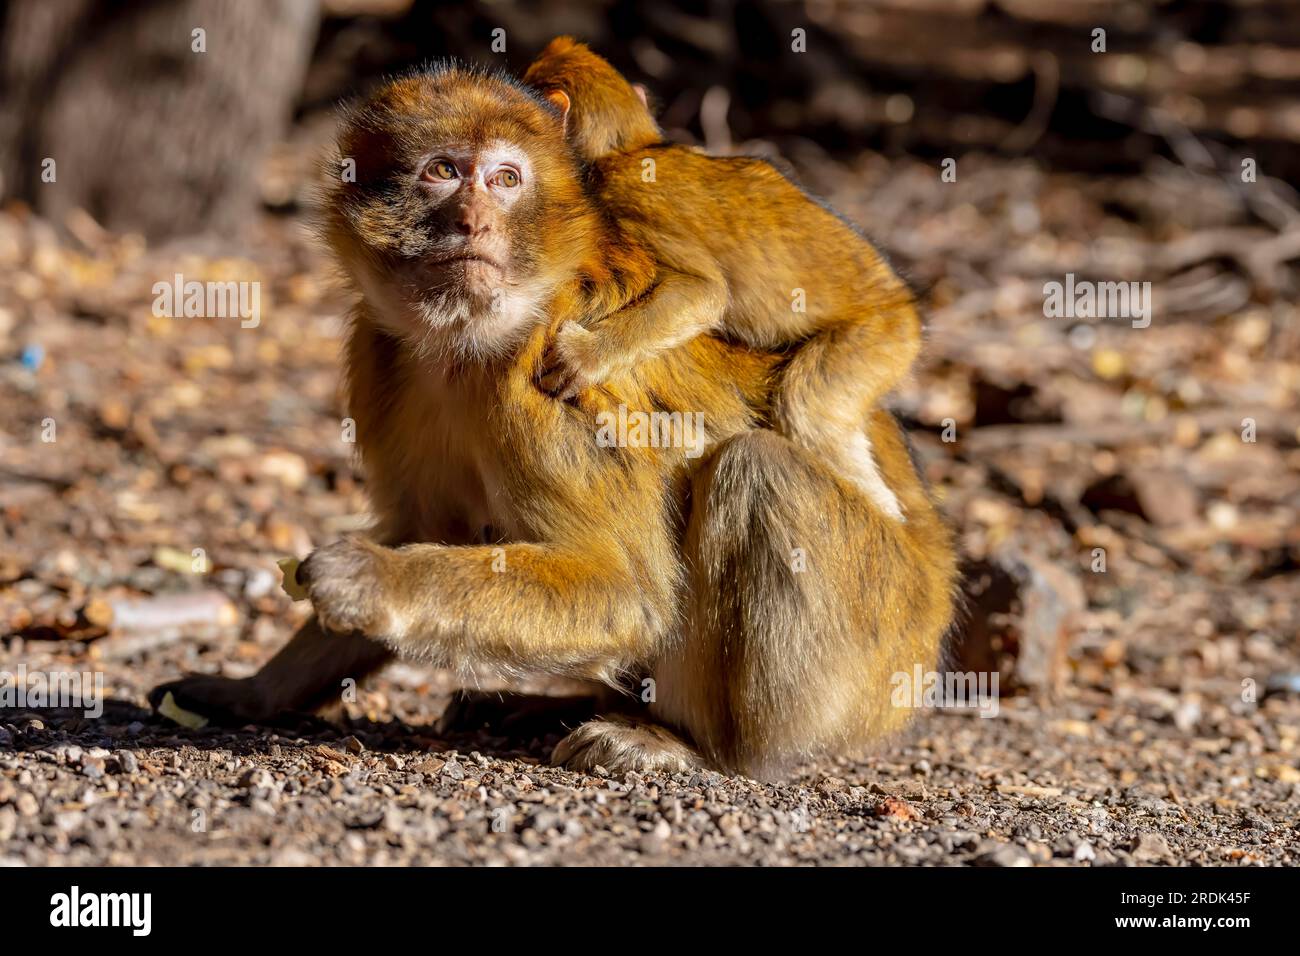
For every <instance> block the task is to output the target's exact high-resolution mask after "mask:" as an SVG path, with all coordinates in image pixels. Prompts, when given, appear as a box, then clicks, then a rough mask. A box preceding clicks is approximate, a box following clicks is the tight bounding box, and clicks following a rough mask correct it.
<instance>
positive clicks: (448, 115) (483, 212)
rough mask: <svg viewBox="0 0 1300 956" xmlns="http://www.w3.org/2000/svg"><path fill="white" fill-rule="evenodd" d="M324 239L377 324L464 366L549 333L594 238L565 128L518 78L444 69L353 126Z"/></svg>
mask: <svg viewBox="0 0 1300 956" xmlns="http://www.w3.org/2000/svg"><path fill="white" fill-rule="evenodd" d="M336 160H337V162H338V165H337V166H335V167H333V168H332V169H331V170H330V184H329V186H328V187H327V192H326V196H325V204H324V232H325V236H326V239H327V241H328V242H329V244H330V245H331V247H332V248H333V250H334V252H335V254H336V255H337V256H338V258H339V261H340V262H341V264H342V265H343V266H344V268H345V270H346V271H347V273H348V274H349V275H350V277H351V279H352V280H353V281H354V282H355V284H356V286H357V288H358V289H359V291H360V292H361V294H362V297H363V299H364V300H365V306H366V314H367V315H369V316H370V317H371V318H372V319H373V320H374V321H375V322H377V323H379V324H380V325H382V326H384V327H385V328H387V329H388V330H389V331H391V332H393V333H395V334H398V335H400V336H402V337H403V338H406V339H408V340H410V341H411V342H412V343H413V344H416V345H423V346H427V347H429V348H431V349H436V350H438V351H443V352H449V353H452V354H453V355H454V356H455V357H457V358H460V359H475V358H485V357H490V356H492V355H494V354H501V353H503V352H505V351H506V350H508V348H509V347H510V345H511V344H512V343H514V342H517V341H518V339H519V338H520V333H522V332H523V331H526V330H527V329H528V328H529V327H531V326H532V325H533V324H535V323H536V322H538V321H541V320H542V317H543V315H544V311H545V306H546V302H547V299H548V297H549V296H550V295H551V294H552V293H553V291H554V290H555V288H556V287H557V286H558V285H559V284H560V283H562V282H564V281H566V279H569V278H571V277H572V275H573V273H574V271H575V269H576V267H577V263H578V262H580V261H581V257H582V256H583V255H584V254H585V253H586V245H585V244H586V243H588V242H590V238H589V237H590V236H591V234H592V233H593V229H592V227H591V222H590V221H591V219H592V218H593V217H594V213H593V212H592V210H591V208H590V207H589V205H588V203H587V200H586V198H585V197H584V195H583V193H582V189H581V186H580V184H579V181H578V171H577V167H576V163H575V159H574V156H573V153H572V150H571V148H570V147H569V146H568V145H566V143H565V140H564V129H563V117H562V115H561V114H560V113H559V112H558V111H557V110H556V109H555V108H554V107H553V106H551V105H550V104H548V103H547V102H546V101H545V100H543V99H542V98H540V97H539V96H537V95H536V94H534V93H532V92H530V91H528V90H526V89H524V88H523V87H521V86H519V85H517V84H515V83H513V82H511V81H510V80H509V79H506V78H503V77H500V76H497V75H494V74H489V73H485V72H480V71H474V70H469V69H465V68H461V67H457V66H444V67H440V68H437V69H434V70H431V71H427V72H422V73H418V74H414V75H411V76H407V77H405V78H402V79H399V80H395V81H393V82H390V83H388V84H386V85H385V86H384V87H383V88H381V89H380V90H379V91H378V92H377V93H376V94H375V95H373V96H372V97H371V98H370V99H369V100H367V101H366V102H365V103H363V104H362V105H361V106H359V107H358V108H356V109H355V110H353V111H352V113H351V114H350V115H349V116H348V117H347V118H346V120H345V122H344V125H343V129H342V131H341V133H340V135H339V140H338V156H337V157H336Z"/></svg>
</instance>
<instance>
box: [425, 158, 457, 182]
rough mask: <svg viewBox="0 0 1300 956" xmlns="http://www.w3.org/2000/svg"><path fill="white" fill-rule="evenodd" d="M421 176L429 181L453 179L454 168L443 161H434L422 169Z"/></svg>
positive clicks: (454, 174) (454, 176) (454, 175)
mask: <svg viewBox="0 0 1300 956" xmlns="http://www.w3.org/2000/svg"><path fill="white" fill-rule="evenodd" d="M423 175H424V178H425V179H428V180H430V181H432V180H435V179H455V178H456V167H455V166H453V165H452V164H451V163H449V162H447V160H445V159H435V160H434V161H433V162H431V163H430V164H429V165H428V166H425V167H424V174H423Z"/></svg>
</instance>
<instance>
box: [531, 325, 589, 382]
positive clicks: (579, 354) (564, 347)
mask: <svg viewBox="0 0 1300 956" xmlns="http://www.w3.org/2000/svg"><path fill="white" fill-rule="evenodd" d="M599 344H600V338H599V336H597V335H596V334H595V333H594V332H591V331H590V330H588V329H584V328H583V327H582V326H581V325H579V324H578V323H577V322H565V323H564V324H563V325H562V326H560V329H559V331H558V332H556V333H555V341H553V342H552V343H551V344H550V346H549V347H548V348H547V350H546V353H545V355H543V356H542V368H541V372H540V374H539V376H538V379H537V384H538V387H539V388H541V390H542V391H544V392H545V393H546V394H548V395H551V396H554V397H555V398H558V399H560V401H565V400H567V399H570V398H572V397H573V396H575V395H577V394H578V393H579V392H581V391H582V390H583V389H584V388H587V387H589V386H591V385H598V384H600V382H601V381H602V380H603V379H604V377H605V376H604V371H605V370H604V368H603V367H602V364H601V356H600V349H599Z"/></svg>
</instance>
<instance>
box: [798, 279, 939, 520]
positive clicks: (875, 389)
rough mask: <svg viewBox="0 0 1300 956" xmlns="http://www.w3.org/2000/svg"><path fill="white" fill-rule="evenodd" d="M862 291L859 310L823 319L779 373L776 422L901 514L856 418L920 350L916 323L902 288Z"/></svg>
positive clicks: (861, 419) (862, 418)
mask: <svg viewBox="0 0 1300 956" xmlns="http://www.w3.org/2000/svg"><path fill="white" fill-rule="evenodd" d="M880 298H881V295H880V294H879V293H877V294H876V295H875V296H873V297H871V298H865V297H864V298H863V299H862V300H861V301H862V303H863V310H862V313H861V315H860V316H858V315H855V316H854V317H853V318H852V319H839V320H836V321H833V322H823V323H822V325H823V328H822V329H821V331H820V332H818V333H817V334H815V335H814V336H812V337H811V338H810V339H808V340H807V341H806V342H804V343H803V344H802V345H801V346H800V347H799V349H798V351H796V352H795V354H794V357H793V358H792V359H791V360H790V362H789V363H788V364H787V365H786V367H785V368H784V369H783V370H782V372H781V377H780V381H779V382H778V383H777V390H776V397H775V402H774V411H775V415H774V417H775V419H776V428H777V430H778V431H779V432H781V433H782V434H783V435H785V436H786V437H787V438H790V439H792V440H793V441H795V442H796V443H798V444H800V445H802V446H803V447H805V448H810V449H813V450H815V451H818V452H820V453H822V454H824V455H827V456H828V457H829V458H830V460H831V461H832V462H834V463H835V467H836V469H837V471H838V472H839V473H840V474H842V475H843V476H844V477H846V478H848V479H849V480H850V481H852V482H853V483H854V484H855V485H856V486H857V487H858V489H859V490H861V491H862V492H864V493H865V494H866V495H867V497H868V498H869V499H870V500H871V501H873V502H874V503H875V505H876V507H878V508H879V509H880V510H881V511H882V512H883V513H884V514H886V515H888V516H889V517H891V518H894V519H896V520H903V519H904V514H903V509H902V508H901V507H900V505H899V503H898V499H897V497H896V496H895V495H894V493H893V492H892V491H891V490H890V488H889V486H888V485H887V484H886V483H885V482H884V481H883V480H882V478H881V475H880V469H879V467H878V466H877V464H876V461H875V457H874V456H873V455H872V447H871V440H870V438H869V437H868V436H867V433H866V431H865V428H864V425H865V423H866V421H867V418H868V417H869V415H870V414H871V412H872V411H873V410H874V409H875V408H876V407H877V405H878V404H879V403H880V402H881V400H882V399H883V398H884V397H885V395H886V394H887V393H888V392H889V391H890V390H891V389H893V388H894V387H895V386H896V385H898V383H899V382H900V381H901V380H902V379H903V377H904V376H905V375H906V374H907V372H908V370H909V369H910V368H911V367H912V363H913V362H914V361H915V360H916V357H917V355H918V354H919V353H920V349H921V322H920V318H919V316H918V315H917V312H916V307H915V305H914V304H913V302H912V299H911V296H910V295H909V294H908V293H907V291H906V289H903V288H901V286H900V288H899V289H898V291H897V292H895V293H890V294H889V295H888V299H887V301H886V302H883V303H880V302H876V303H873V299H875V300H878V299H880Z"/></svg>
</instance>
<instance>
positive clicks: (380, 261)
mask: <svg viewBox="0 0 1300 956" xmlns="http://www.w3.org/2000/svg"><path fill="white" fill-rule="evenodd" d="M344 159H351V160H353V161H354V162H355V171H356V176H355V181H351V180H347V181H344V180H341V179H339V178H338V176H337V173H336V174H335V177H334V180H333V182H332V183H331V185H330V186H329V187H328V190H327V192H326V195H325V196H324V202H323V207H324V208H323V219H324V223H323V232H324V235H325V238H326V240H327V242H328V243H329V246H330V248H331V250H332V251H333V253H334V255H335V257H336V258H337V260H338V263H339V264H340V266H342V267H343V269H344V270H345V272H346V274H347V275H348V276H349V277H350V280H351V283H352V285H353V287H354V289H355V291H356V294H357V298H358V302H357V305H356V308H355V310H354V311H353V314H352V316H351V328H350V332H349V336H348V342H347V346H346V364H347V414H348V415H350V416H351V417H353V418H354V419H355V420H356V436H357V442H358V447H359V448H360V451H361V458H362V463H363V466H364V468H365V471H366V489H367V491H368V493H369V495H370V497H371V504H372V509H373V511H374V513H375V515H376V518H377V524H376V527H375V529H374V531H373V532H372V533H371V534H370V535H368V536H365V537H355V538H347V539H344V540H341V541H337V542H334V543H332V544H328V545H326V546H324V547H322V548H319V549H318V550H316V551H315V552H313V553H312V554H311V555H310V556H309V557H308V558H307V559H306V560H305V561H304V562H303V563H302V565H301V566H300V567H299V568H298V569H297V574H296V576H295V580H296V581H297V582H298V583H299V584H301V585H302V586H303V587H305V588H306V590H307V594H308V596H309V598H310V600H311V602H312V605H313V607H314V610H315V617H314V618H313V619H312V620H311V621H310V622H309V623H307V624H306V625H304V626H303V628H302V629H301V630H300V631H299V632H298V634H297V635H296V636H295V637H294V638H293V639H292V640H291V641H290V642H289V644H288V645H287V646H286V647H285V648H283V649H282V650H281V651H280V652H279V653H278V654H276V655H275V657H274V658H273V659H272V660H271V661H270V662H269V663H267V664H266V666H265V667H263V668H262V670H261V671H259V672H258V673H257V674H256V675H254V676H252V677H249V678H245V679H231V678H225V677H220V676H201V675H194V676H189V677H186V678H184V679H182V680H180V681H176V682H173V683H170V684H167V685H164V686H163V687H159V688H157V689H155V690H154V692H153V693H152V695H151V699H152V700H153V701H154V702H155V704H156V705H160V704H162V702H163V701H165V700H167V696H166V695H168V694H171V698H170V700H171V704H170V707H172V708H180V709H182V710H185V711H189V712H192V713H194V714H197V715H200V716H201V717H202V718H206V719H209V720H212V721H235V722H247V721H250V720H269V719H271V718H272V717H274V716H275V715H276V714H278V713H280V712H282V711H285V710H302V709H307V708H312V707H316V706H318V705H321V704H324V703H327V702H330V701H337V699H338V695H339V694H340V691H341V688H342V687H343V686H344V683H345V682H346V681H348V679H351V680H354V681H359V680H361V679H362V678H363V677H365V675H366V674H367V673H369V672H371V671H373V670H374V669H376V668H377V667H380V666H381V665H383V664H384V663H385V662H386V661H387V660H389V659H391V658H392V657H393V656H394V655H396V656H399V657H402V658H405V659H411V660H418V661H425V662H429V663H431V664H434V665H436V666H440V667H445V668H450V669H451V670H452V671H454V672H456V673H458V674H461V675H464V677H465V679H466V680H467V681H469V680H471V679H472V678H473V677H474V676H478V677H483V676H497V677H500V678H501V679H516V678H519V677H523V676H529V677H532V676H540V675H555V676H563V677H570V678H581V679H586V680H589V681H592V682H596V683H599V684H603V685H606V686H608V687H612V688H619V689H621V690H623V691H624V692H628V691H630V692H631V693H627V696H626V698H625V699H626V706H625V707H624V708H622V710H623V713H621V714H620V713H612V712H607V713H605V715H604V718H605V719H597V720H592V721H589V722H587V723H585V724H582V725H581V726H579V727H578V728H576V729H575V730H573V731H572V732H571V733H570V734H569V735H568V736H567V737H565V738H564V739H563V740H562V741H561V742H560V743H559V745H558V746H557V748H556V749H555V752H554V754H553V759H554V761H555V762H557V763H560V764H563V765H565V766H567V767H570V768H573V769H578V770H587V771H590V770H592V769H593V768H595V767H596V766H597V765H599V766H603V767H605V768H607V769H608V770H610V771H612V772H614V773H616V774H619V773H623V772H625V771H628V770H634V769H635V770H641V771H648V772H654V771H658V772H675V771H680V770H685V769H687V768H691V767H700V766H712V767H717V768H720V769H725V770H731V771H737V772H744V773H749V774H752V775H763V776H769V777H770V776H774V775H776V774H778V773H780V772H781V770H782V768H784V767H785V766H786V765H787V764H789V763H790V762H791V761H794V760H798V759H802V758H806V757H810V756H813V755H821V754H827V753H844V752H851V751H854V750H856V749H859V748H861V747H862V746H864V745H867V744H869V743H872V742H875V741H878V740H880V739H882V738H883V737H884V736H886V735H888V734H890V733H891V732H893V731H895V730H897V729H898V728H900V727H901V726H903V724H904V723H905V722H906V721H907V719H908V717H909V716H910V711H909V710H908V709H906V708H905V707H899V706H895V705H894V702H893V700H892V699H891V698H892V696H893V695H892V687H891V675H894V674H898V673H903V674H911V673H912V672H913V669H914V668H915V667H918V666H919V667H921V668H923V669H925V670H927V671H928V670H932V669H933V668H934V667H935V666H936V664H937V661H938V657H939V651H940V644H941V641H942V638H943V635H944V632H945V630H946V628H947V626H948V623H949V620H950V618H951V614H952V595H951V591H952V585H953V581H954V575H955V565H954V560H953V553H952V548H951V542H950V539H949V535H948V532H947V530H946V529H945V528H944V526H943V524H942V522H941V521H940V520H939V518H938V516H937V515H936V514H935V511H934V508H933V506H932V504H931V503H930V500H929V498H928V496H927V494H926V492H925V490H924V488H923V487H922V485H921V483H920V481H919V479H918V477H917V475H916V473H915V471H914V469H913V467H912V464H911V462H910V459H909V456H908V453H907V449H906V447H905V445H904V441H903V437H902V435H901V433H900V431H899V429H898V426H897V424H896V423H895V422H894V420H893V418H892V417H891V416H890V415H889V414H887V413H886V412H883V411H877V412H875V413H873V414H871V415H870V416H869V417H868V418H867V420H866V423H865V428H866V430H867V433H868V434H869V436H870V438H871V441H872V443H873V445H874V447H875V451H876V455H877V459H878V462H879V468H880V475H881V478H882V481H883V482H884V483H886V484H887V485H888V486H889V487H890V488H891V489H893V492H894V494H896V495H897V497H898V500H899V501H900V502H901V503H902V504H903V505H904V507H906V509H907V513H908V520H907V522H906V523H899V522H897V521H895V520H893V519H891V518H888V517H886V516H885V515H884V514H883V513H882V512H881V510H880V509H878V508H877V507H875V506H874V505H873V504H872V503H871V502H870V501H868V500H867V499H866V498H864V497H863V496H861V495H859V494H857V493H855V492H853V491H852V489H850V488H849V487H848V486H847V485H846V484H844V483H843V482H842V481H840V480H838V479H837V478H835V477H834V476H833V475H832V474H831V473H830V472H829V471H828V470H827V469H826V468H825V467H824V466H823V464H822V463H821V461H820V460H819V459H818V458H817V456H815V455H813V454H812V453H810V452H807V451H806V450H804V449H802V448H800V447H798V446H797V445H795V444H793V443H791V442H790V441H789V440H787V439H786V438H784V437H782V436H781V435H778V434H776V433H774V432H772V431H770V430H767V429H763V428H760V427H758V425H759V423H761V422H762V421H763V420H765V418H766V417H767V416H768V415H769V413H770V408H769V406H770V387H771V382H772V379H773V372H774V369H775V368H776V367H777V365H778V363H779V362H780V358H781V357H780V356H779V355H776V354H773V353H768V352H764V351H762V350H760V349H754V348H749V347H745V346H742V345H740V344H737V343H729V342H725V341H722V340H719V339H717V338H714V337H711V336H699V337H697V338H695V339H692V340H691V341H689V342H683V343H681V344H679V345H677V346H676V347H674V348H670V349H667V350H662V351H660V352H659V353H658V354H657V355H655V356H654V357H650V358H647V359H645V360H644V361H641V362H640V363H639V364H638V365H637V367H636V368H634V369H631V370H630V371H628V372H627V373H626V374H623V375H621V376H620V377H619V378H618V379H617V380H616V381H611V382H610V383H609V384H608V385H607V386H606V387H604V388H601V389H589V390H587V391H586V392H584V393H582V394H581V395H579V396H577V397H576V398H575V399H574V400H573V401H571V402H561V401H557V400H556V399H555V398H553V397H552V396H550V395H548V394H546V393H545V392H543V391H542V390H540V389H539V388H538V387H537V377H538V373H539V369H540V367H541V363H542V356H543V352H544V350H545V349H546V347H547V344H548V342H549V341H551V339H552V338H553V336H554V334H555V331H556V330H557V328H559V326H561V325H562V324H563V323H565V322H568V321H573V320H576V319H577V318H579V317H581V316H582V315H584V314H585V312H584V310H585V309H586V308H588V307H589V305H590V303H591V302H592V301H593V299H599V298H600V297H602V296H603V297H606V298H607V299H608V300H609V301H615V300H618V299H620V298H623V297H625V295H626V288H627V287H628V286H625V285H624V283H629V284H641V285H644V284H646V283H647V281H648V279H649V277H650V276H652V275H653V272H654V267H653V263H652V262H650V261H649V260H648V259H645V258H643V257H640V256H639V254H638V252H637V251H636V249H635V248H630V247H627V246H626V245H625V244H624V242H623V240H622V239H620V237H619V236H618V234H617V233H616V232H611V230H610V228H609V225H608V221H607V219H606V217H604V216H603V215H601V213H600V211H599V210H598V209H597V208H596V207H595V206H594V205H593V204H592V202H591V200H590V198H589V197H588V195H587V194H586V192H585V191H584V189H583V186H582V181H581V174H580V169H579V166H578V164H577V162H576V160H575V157H574V154H573V150H572V148H571V146H570V144H569V143H568V142H567V141H566V139H565V135H564V124H563V119H562V116H561V114H560V113H559V112H558V111H557V110H555V109H554V108H553V107H552V106H551V105H550V104H549V103H548V102H546V101H545V100H544V99H543V98H542V97H541V96H540V95H539V94H537V93H536V92H534V91H532V90H529V89H527V88H526V87H524V86H522V85H519V84H516V83H513V82H511V81H509V80H507V79H505V78H503V77H500V76H498V75H495V74H489V73H484V72H480V71H472V70H466V69H462V68H459V67H453V66H445V67H442V68H440V69H437V70H435V71H431V72H426V73H419V74H415V75H412V76H409V77H406V78H404V79H400V80H396V81H393V82H390V83H388V84H386V85H385V86H384V87H383V88H381V89H380V90H379V91H378V92H377V93H376V94H375V95H374V96H372V97H371V98H370V99H369V100H368V101H366V102H365V103H364V104H363V105H362V106H360V107H359V108H358V109H356V110H355V111H353V112H352V113H351V115H350V116H349V117H348V118H347V120H346V121H345V123H344V126H343V129H342V131H341V134H340V137H339V143H338V156H337V157H336V158H335V160H336V163H337V162H338V161H340V160H344ZM329 168H332V169H334V170H337V169H338V168H339V166H338V165H333V166H331V167H329ZM638 270H639V271H638ZM620 408H621V409H623V410H624V411H626V410H627V409H633V410H644V411H645V412H655V413H660V414H666V415H669V416H671V415H673V414H676V415H678V416H679V420H680V417H681V416H683V415H686V414H690V415H700V416H702V420H703V421H704V423H705V432H706V434H707V442H706V443H705V446H704V447H703V449H702V451H703V454H702V455H700V454H697V452H698V451H699V450H700V449H695V450H693V449H691V448H688V447H684V446H683V445H682V444H681V443H677V442H669V443H667V444H661V443H655V444H653V445H651V444H645V443H642V442H638V441H634V440H631V439H627V440H620V441H618V442H616V443H614V444H609V443H602V442H600V441H598V440H597V434H598V431H599V429H600V427H601V426H600V424H599V423H600V422H601V421H602V418H603V417H604V416H609V415H612V414H616V413H617V412H618V410H619V409H620ZM854 427H855V428H860V427H863V424H862V423H859V422H855V424H854ZM431 716H432V715H431Z"/></svg>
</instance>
